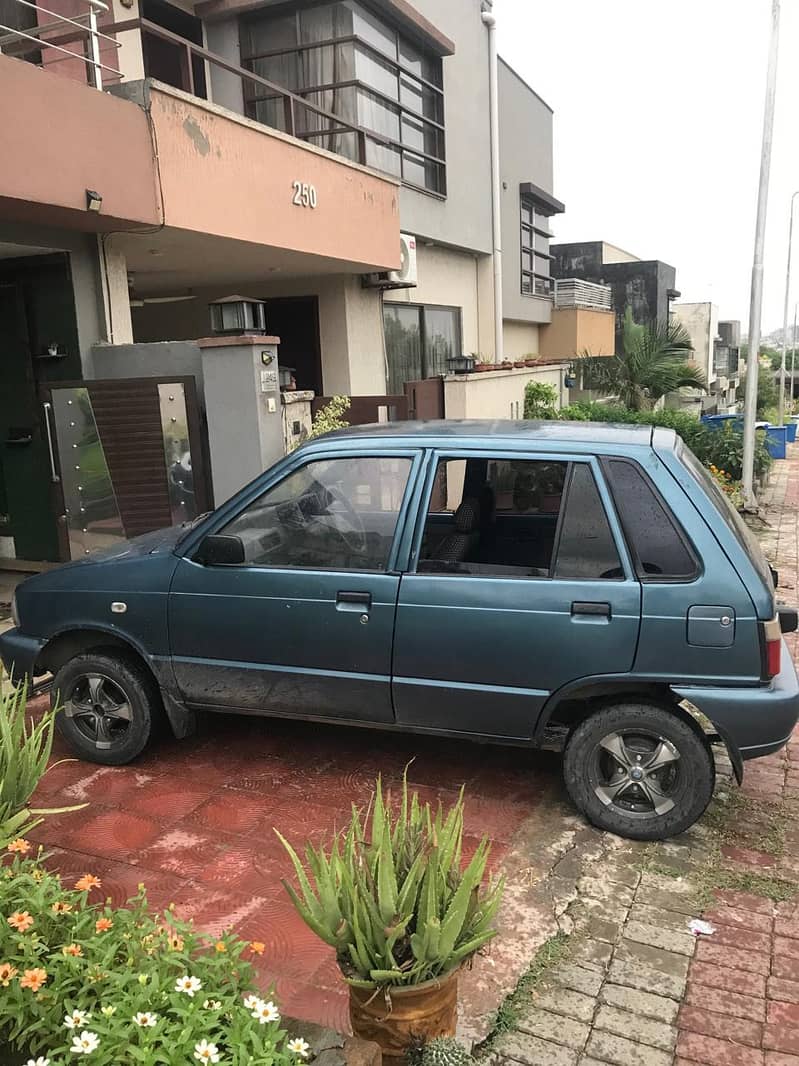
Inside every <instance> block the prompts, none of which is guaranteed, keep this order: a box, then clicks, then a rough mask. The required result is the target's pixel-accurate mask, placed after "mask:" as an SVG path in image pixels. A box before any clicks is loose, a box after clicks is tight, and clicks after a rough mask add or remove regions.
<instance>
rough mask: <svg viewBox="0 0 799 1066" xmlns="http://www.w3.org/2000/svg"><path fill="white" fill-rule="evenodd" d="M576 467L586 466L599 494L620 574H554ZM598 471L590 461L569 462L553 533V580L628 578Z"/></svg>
mask: <svg viewBox="0 0 799 1066" xmlns="http://www.w3.org/2000/svg"><path fill="white" fill-rule="evenodd" d="M578 467H587V468H588V472H589V474H590V475H591V477H592V479H593V483H594V488H595V489H596V490H597V495H598V496H599V502H600V505H601V507H602V509H603V511H604V513H605V521H606V522H607V524H608V529H609V530H610V536H611V540H612V541H613V546H614V548H615V549H616V556H617V558H618V560H619V569H620V570H621V574H620V575H619V576H618V577H562V576H561V577H559V576H557V575H556V574H555V569H556V567H557V564H558V557H559V555H560V548H561V543H562V541H563V526H564V524H565V521H566V512H567V511H568V509H569V501H570V498H571V492H572V485H573V483H574V472H575V470H576V469H577V468H578ZM598 472H599V471H598V470H597V469H595V468H594V465H593V464H592V463H590V462H571V463H570V464H569V469H568V471H567V472H566V482H565V485H564V493H563V497H564V502H563V505H562V506H561V509H560V514H559V516H558V528H557V531H556V533H555V543H554V545H553V548H552V580H553V581H627V580H629V578H628V570H627V568H626V567H625V560H624V557H623V555H622V552H621V551H620V549H619V542H618V536H617V535H616V533H614V530H613V524H612V522H611V509H610V507H609V500H607V499H604V498H603V495H602V490H601V487H600V479H599V478H598V477H597V474H598ZM619 532H621V531H620V530H619Z"/></svg>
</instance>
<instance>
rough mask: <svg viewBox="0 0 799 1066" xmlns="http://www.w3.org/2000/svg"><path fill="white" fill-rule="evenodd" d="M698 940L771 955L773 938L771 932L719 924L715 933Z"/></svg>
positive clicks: (717, 945)
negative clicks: (759, 931)
mask: <svg viewBox="0 0 799 1066" xmlns="http://www.w3.org/2000/svg"><path fill="white" fill-rule="evenodd" d="M697 942H698V943H706V944H714V945H715V946H716V947H730V948H745V949H746V950H747V951H761V952H762V953H763V954H764V955H770V954H771V945H772V938H771V935H770V934H769V933H758V932H755V930H754V929H741V928H740V927H738V928H736V927H733V926H729V925H717V926H716V931H715V932H714V933H711V934H710V936H707V937H706V936H699V937H698V938H697ZM797 943H799V942H797Z"/></svg>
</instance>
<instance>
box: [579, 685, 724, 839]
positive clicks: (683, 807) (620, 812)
mask: <svg viewBox="0 0 799 1066" xmlns="http://www.w3.org/2000/svg"><path fill="white" fill-rule="evenodd" d="M563 777H564V781H565V783H566V788H567V790H568V792H569V795H570V796H571V798H572V801H573V802H574V804H575V806H576V807H578V808H579V810H580V811H582V813H583V814H584V815H585V816H586V818H588V820H589V821H590V822H592V823H593V824H594V825H595V826H597V827H598V828H600V829H605V830H607V831H608V832H611V833H616V834H617V835H618V836H623V837H629V838H630V839H632V840H663V839H665V838H666V837H671V836H675V835H676V834H677V833H682V832H683V831H684V830H686V829H688V827H689V826H691V825H693V824H694V822H695V821H696V820H697V819H698V818H699V817H700V816H701V815H702V814H703V812H704V810H705V808H706V807H707V805H708V803H709V802H710V798H711V796H712V795H713V787H714V784H715V766H714V763H713V756H712V753H711V751H710V747H709V745H708V743H707V741H706V740H705V739H704V736H703V734H702V733H701V732H700V731H699V727H698V726H697V727H694V726H693V725H692V724H691V723H689V722H687V721H686V720H685V719H684V718H682V717H681V716H680V715H679V713H677V712H676V711H672V710H669V709H668V708H665V707H659V706H657V705H655V704H651V703H632V702H631V703H619V704H614V705H612V706H606V707H604V708H603V709H602V710H599V711H596V712H595V713H594V714H592V715H590V716H589V717H588V718H586V719H584V720H583V721H582V722H580V724H579V725H578V726H577V727H576V728H575V730H574V732H573V733H572V734H571V736H570V737H569V740H568V742H567V745H566V750H565V752H564V756H563Z"/></svg>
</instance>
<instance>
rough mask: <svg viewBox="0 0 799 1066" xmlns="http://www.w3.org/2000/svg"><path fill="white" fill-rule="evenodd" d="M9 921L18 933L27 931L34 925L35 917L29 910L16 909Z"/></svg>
mask: <svg viewBox="0 0 799 1066" xmlns="http://www.w3.org/2000/svg"><path fill="white" fill-rule="evenodd" d="M7 921H8V924H9V925H10V926H11V928H12V929H16V931H17V932H18V933H27V931H28V930H29V929H30V927H31V926H32V925H33V918H31V916H30V914H28V912H27V911H14V913H13V914H12V915H11V917H10V918H8V919H7Z"/></svg>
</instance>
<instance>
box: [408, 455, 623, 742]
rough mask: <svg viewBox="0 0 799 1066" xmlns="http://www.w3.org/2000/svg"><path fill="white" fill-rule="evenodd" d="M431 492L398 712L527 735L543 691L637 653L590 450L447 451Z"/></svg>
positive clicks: (411, 587) (413, 556) (416, 565)
mask: <svg viewBox="0 0 799 1066" xmlns="http://www.w3.org/2000/svg"><path fill="white" fill-rule="evenodd" d="M442 486H443V488H442ZM426 499H427V501H428V503H427V506H426V508H423V513H422V515H421V517H420V520H419V523H418V528H417V530H416V539H415V542H414V544H413V546H412V548H411V551H410V561H409V568H408V569H409V572H408V573H407V574H405V575H404V576H403V577H402V582H401V585H400V593H399V602H398V607H397V622H396V631H395V639H394V671H393V692H394V708H395V712H396V718H397V722H398V723H401V724H403V725H406V726H413V727H415V728H417V729H435V730H456V731H458V732H463V733H474V734H484V735H491V736H497V737H507V738H520V739H521V738H529V737H531V736H532V734H533V731H534V728H535V725H536V720H537V718H538V714H539V712H540V710H541V708H542V707H543V705H544V703H545V701H546V700H547V698H548V696H549V695H550V693H552V692H553V691H555V690H557V689H559V688H560V687H561V686H563V685H565V684H567V683H568V682H570V681H573V680H575V679H577V678H579V677H583V676H588V675H595V674H603V673H608V674H613V673H623V672H625V671H628V670H629V669H630V668H631V667H632V664H633V660H634V657H635V649H636V641H637V638H638V630H639V625H640V617H641V586H640V584H639V582H638V580H637V577H636V576H635V574H634V572H633V569H632V566H631V563H630V559H629V557H628V555H627V551H626V547H625V545H624V542H623V538H622V536H621V530H620V528H619V525H618V521H617V518H616V516H615V513H614V512H613V509H612V507H610V499H609V494H608V492H607V488H606V486H605V484H604V482H603V479H602V474H601V471H600V468H599V465H598V464H597V462H596V460H595V459H593V458H591V457H587V456H586V457H582V458H574V459H572V458H571V457H569V456H566V455H557V454H554V455H540V456H534V457H531V456H529V455H514V454H512V453H505V454H502V453H498V452H484V453H476V452H475V453H470V454H468V455H458V454H449V455H448V454H442V455H439V456H438V457H437V463H434V464H431V466H430V468H429V474H428V481H427V496H426ZM442 500H443V501H444V502H443V504H442ZM442 507H443V510H442ZM425 510H426V512H427V513H424V512H425Z"/></svg>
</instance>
